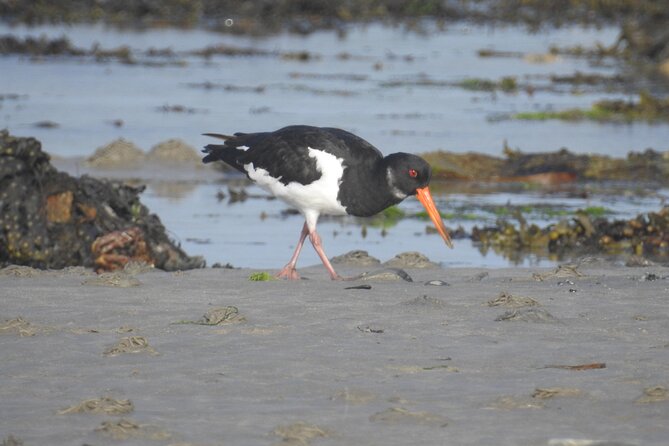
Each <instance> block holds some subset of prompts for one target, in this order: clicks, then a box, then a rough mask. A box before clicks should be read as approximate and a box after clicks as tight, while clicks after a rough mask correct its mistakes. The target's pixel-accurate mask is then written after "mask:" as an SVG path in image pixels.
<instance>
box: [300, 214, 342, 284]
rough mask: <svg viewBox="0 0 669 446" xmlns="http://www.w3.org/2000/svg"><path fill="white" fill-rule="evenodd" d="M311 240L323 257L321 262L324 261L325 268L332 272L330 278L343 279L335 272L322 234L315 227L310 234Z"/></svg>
mask: <svg viewBox="0 0 669 446" xmlns="http://www.w3.org/2000/svg"><path fill="white" fill-rule="evenodd" d="M305 227H306V226H305ZM309 240H310V241H311V244H312V245H314V249H315V250H316V253H318V257H320V258H321V262H323V265H324V266H325V269H327V270H328V272H329V273H330V278H331V279H332V280H342V277H341V276H340V275H339V274H337V273H336V272H335V270H334V268H333V267H332V265H331V264H330V260H328V256H326V255H325V251H323V244H322V243H321V236H320V235H318V233H317V232H316V230H315V229H314V231H313V232H311V233H310V234H309Z"/></svg>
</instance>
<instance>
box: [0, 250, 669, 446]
mask: <svg viewBox="0 0 669 446" xmlns="http://www.w3.org/2000/svg"><path fill="white" fill-rule="evenodd" d="M376 267H377V266H371V267H369V266H367V267H356V266H340V267H339V268H338V271H339V272H340V274H343V275H347V276H357V275H359V274H361V273H364V272H367V271H373V270H374V268H376ZM255 272H256V271H254V270H250V269H211V268H209V269H202V270H192V271H187V272H172V273H167V272H160V271H150V270H142V269H141V268H140V269H137V270H135V271H129V272H121V273H109V274H103V275H96V274H94V273H93V272H92V271H89V270H86V269H82V268H72V269H65V270H59V271H39V270H34V269H31V268H23V267H8V268H5V269H4V270H0V296H1V297H0V351H1V352H2V354H1V356H2V359H1V361H0V441H2V442H3V443H2V444H3V445H10V444H12V445H14V444H24V445H54V446H55V445H77V444H90V445H107V444H137V445H144V444H147V445H177V444H178V445H275V444H286V445H309V444H313V445H409V444H424V445H451V444H452V445H552V446H555V445H600V446H601V445H609V446H611V445H665V444H667V439H668V438H669V423H667V420H668V419H669V374H668V373H667V371H668V370H669V305H668V302H669V268H666V267H661V266H648V267H642V268H631V267H623V266H617V265H614V264H610V263H607V262H604V261H597V260H591V261H589V262H582V263H581V264H579V265H565V266H562V267H560V268H558V269H544V268H508V269H475V268H462V269H444V268H440V267H438V266H437V267H435V266H432V267H427V268H420V269H417V268H406V269H405V272H406V275H404V274H397V271H396V270H386V271H385V273H383V274H379V275H374V274H368V275H366V276H364V277H362V278H358V279H356V280H350V281H331V280H330V279H329V278H328V276H327V274H326V273H325V271H324V270H323V268H322V267H317V266H315V267H309V268H305V269H302V270H301V271H300V272H301V274H302V276H303V278H304V279H303V280H299V281H293V282H290V281H279V280H270V281H251V280H249V277H250V276H252V275H253V277H256V278H261V277H262V275H257V274H253V273H255ZM409 277H410V278H411V279H412V281H411V282H409V281H407V280H406V279H407V278H409Z"/></svg>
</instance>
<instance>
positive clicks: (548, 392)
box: [532, 387, 583, 400]
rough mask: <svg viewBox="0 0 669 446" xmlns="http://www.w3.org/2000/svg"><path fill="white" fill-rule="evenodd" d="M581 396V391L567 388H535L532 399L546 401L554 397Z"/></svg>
mask: <svg viewBox="0 0 669 446" xmlns="http://www.w3.org/2000/svg"><path fill="white" fill-rule="evenodd" d="M582 394H583V391H582V390H581V389H573V388H569V387H545V388H536V389H535V390H534V392H533V393H532V398H537V399H540V400H546V399H549V398H554V397H556V396H580V395H582Z"/></svg>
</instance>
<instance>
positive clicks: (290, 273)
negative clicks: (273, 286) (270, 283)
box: [274, 265, 300, 280]
mask: <svg viewBox="0 0 669 446" xmlns="http://www.w3.org/2000/svg"><path fill="white" fill-rule="evenodd" d="M274 277H276V278H277V279H288V280H300V275H299V274H297V270H296V269H295V267H294V266H290V265H286V266H284V267H283V269H282V270H281V271H279V272H278V273H276V275H275V276H274Z"/></svg>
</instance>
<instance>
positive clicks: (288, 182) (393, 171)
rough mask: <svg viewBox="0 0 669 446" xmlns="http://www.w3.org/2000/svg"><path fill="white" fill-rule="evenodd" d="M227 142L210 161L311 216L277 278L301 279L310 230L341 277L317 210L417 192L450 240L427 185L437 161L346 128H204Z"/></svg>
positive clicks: (346, 208) (373, 206)
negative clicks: (389, 150)
mask: <svg viewBox="0 0 669 446" xmlns="http://www.w3.org/2000/svg"><path fill="white" fill-rule="evenodd" d="M205 135H206V136H212V137H215V138H220V139H222V140H224V141H225V142H224V143H223V144H209V145H207V146H205V148H204V150H203V152H204V153H206V154H207V155H206V156H205V157H204V158H203V160H202V161H203V162H204V163H210V162H212V161H218V160H220V161H223V162H225V163H227V164H229V165H230V166H232V167H234V168H235V169H237V170H239V171H240V172H242V173H244V174H246V176H248V177H249V178H250V179H251V180H253V181H254V182H255V183H256V184H258V185H259V186H261V187H262V188H264V189H265V190H267V191H268V192H270V193H271V194H273V195H274V196H276V197H277V198H280V199H281V200H283V201H285V202H286V203H288V204H290V205H291V206H294V207H295V208H297V209H298V210H299V211H300V212H301V213H302V214H303V215H304V219H305V223H304V226H303V228H302V233H301V235H300V240H299V242H298V243H297V246H296V248H295V252H294V253H293V256H292V257H291V258H290V260H289V261H288V263H287V264H286V266H284V267H283V269H282V270H281V271H280V272H279V273H278V274H277V277H283V278H287V279H299V275H298V274H297V270H296V264H297V258H298V257H299V255H300V251H301V250H302V246H303V244H304V240H305V239H306V238H307V236H308V237H309V240H310V241H311V244H312V245H313V246H314V249H315V250H316V252H317V253H318V256H319V257H320V259H321V261H322V262H323V265H324V266H325V268H326V269H327V270H328V272H329V273H330V277H331V278H332V279H333V280H334V279H341V277H340V276H339V275H338V274H337V273H336V272H335V270H334V268H332V265H331V264H330V261H329V260H328V257H327V256H326V255H325V252H324V251H323V246H322V244H321V238H320V236H319V235H318V233H317V232H316V223H317V222H318V217H319V216H320V215H322V214H327V215H355V216H359V217H368V216H371V215H374V214H376V213H378V212H380V211H382V210H384V209H385V208H387V207H389V206H392V205H394V204H397V203H399V202H401V201H402V200H404V199H405V198H407V197H409V196H411V195H415V196H416V197H417V198H418V200H419V201H420V202H421V203H422V204H423V206H425V209H426V210H427V213H428V215H429V216H430V218H431V219H432V221H433V222H434V224H435V226H436V228H437V230H438V231H439V234H441V237H442V238H443V239H444V241H445V242H446V244H447V245H448V246H449V247H451V248H452V247H453V245H452V243H451V238H450V236H449V234H448V231H447V230H446V227H445V226H444V223H443V221H442V219H441V215H440V214H439V211H438V210H437V208H436V206H435V204H434V201H433V200H432V195H431V193H430V189H429V188H428V184H429V182H430V176H431V173H432V172H431V169H430V165H429V164H428V163H427V162H426V161H425V160H423V159H422V158H420V157H418V156H416V155H412V154H408V153H393V154H391V155H388V156H386V157H384V156H383V154H382V153H381V152H380V151H379V150H378V149H377V148H376V147H374V146H372V145H371V144H370V143H368V142H367V141H365V140H364V139H362V138H360V137H358V136H356V135H354V134H352V133H349V132H347V131H344V130H340V129H336V128H327V127H311V126H306V125H293V126H289V127H284V128H282V129H279V130H277V131H274V132H263V133H235V134H234V136H227V135H221V134H217V133H205Z"/></svg>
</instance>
